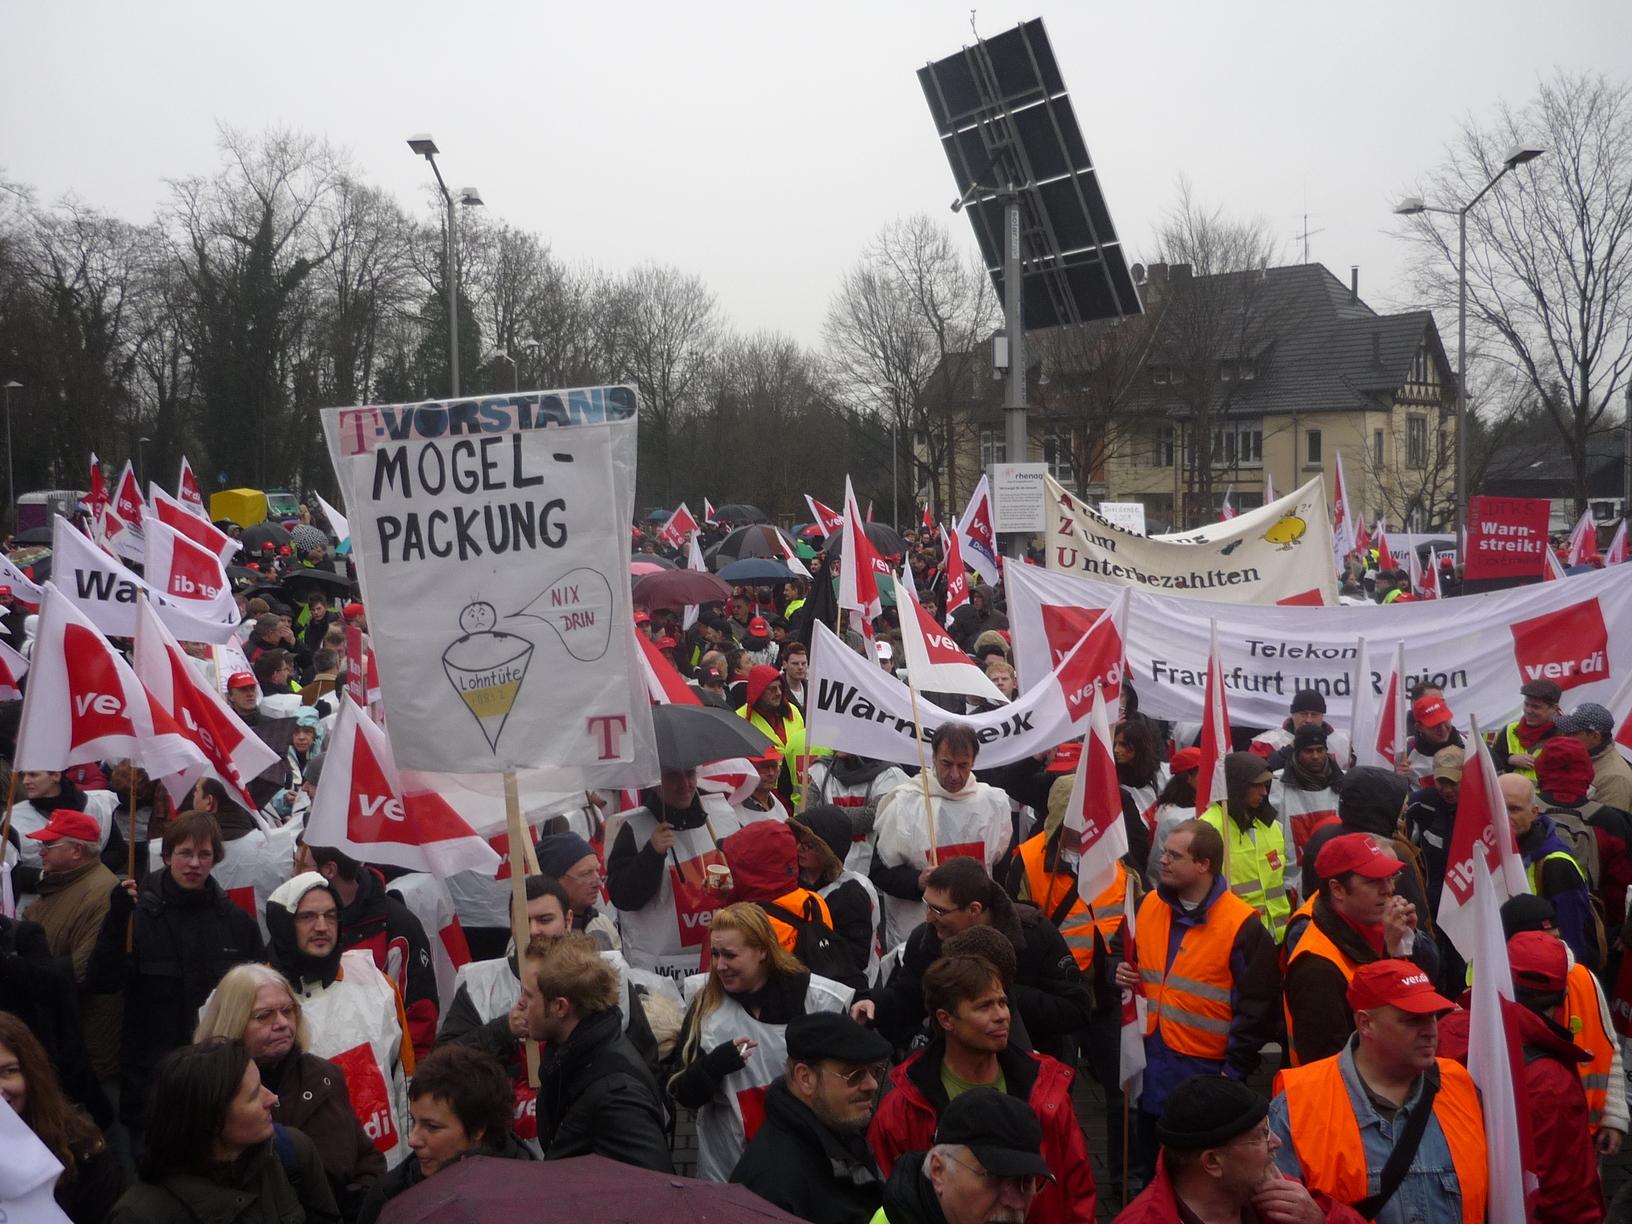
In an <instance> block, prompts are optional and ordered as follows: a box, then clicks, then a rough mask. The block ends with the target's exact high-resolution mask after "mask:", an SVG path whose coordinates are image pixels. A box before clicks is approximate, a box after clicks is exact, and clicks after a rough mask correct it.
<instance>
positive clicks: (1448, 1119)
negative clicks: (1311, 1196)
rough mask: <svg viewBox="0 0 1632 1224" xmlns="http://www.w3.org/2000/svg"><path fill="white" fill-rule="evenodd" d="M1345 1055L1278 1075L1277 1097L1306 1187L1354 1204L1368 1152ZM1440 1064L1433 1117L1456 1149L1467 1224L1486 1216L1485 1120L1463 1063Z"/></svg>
mask: <svg viewBox="0 0 1632 1224" xmlns="http://www.w3.org/2000/svg"><path fill="white" fill-rule="evenodd" d="M1342 1057H1343V1056H1342V1055H1341V1054H1334V1055H1333V1056H1332V1057H1331V1058H1322V1059H1320V1060H1319V1061H1318V1062H1312V1063H1310V1064H1309V1065H1308V1066H1306V1067H1288V1068H1287V1069H1286V1070H1284V1071H1282V1072H1281V1073H1280V1074H1279V1075H1277V1076H1276V1077H1275V1094H1276V1095H1277V1096H1279V1095H1281V1094H1283V1093H1284V1094H1285V1096H1286V1110H1287V1123H1288V1126H1289V1128H1290V1130H1291V1132H1292V1148H1293V1150H1294V1151H1295V1152H1296V1153H1297V1157H1298V1164H1299V1165H1301V1166H1302V1168H1303V1183H1304V1185H1306V1186H1308V1187H1309V1189H1311V1190H1322V1191H1324V1192H1325V1193H1327V1194H1329V1195H1331V1196H1332V1197H1333V1198H1334V1199H1336V1200H1337V1201H1338V1202H1340V1203H1347V1204H1348V1205H1349V1206H1351V1207H1352V1206H1354V1204H1356V1203H1358V1202H1360V1200H1362V1199H1364V1198H1365V1197H1366V1196H1367V1195H1368V1194H1369V1193H1370V1192H1371V1191H1370V1178H1369V1170H1368V1168H1367V1166H1366V1149H1365V1144H1364V1141H1363V1140H1362V1139H1361V1138H1360V1123H1359V1122H1358V1121H1357V1120H1356V1119H1355V1116H1354V1106H1353V1105H1351V1104H1350V1103H1349V1090H1348V1088H1347V1087H1346V1086H1345V1085H1344V1083H1343V1070H1342V1068H1341V1067H1340V1066H1339V1065H1338V1061H1339V1059H1341V1058H1342ZM1435 1061H1436V1062H1438V1063H1439V1094H1438V1095H1437V1096H1435V1097H1434V1120H1435V1121H1436V1122H1438V1123H1439V1129H1440V1130H1441V1131H1443V1132H1444V1134H1445V1141H1446V1143H1447V1144H1448V1145H1449V1146H1450V1149H1451V1165H1452V1166H1453V1167H1454V1168H1455V1170H1456V1179H1457V1181H1458V1183H1460V1185H1459V1187H1458V1188H1459V1189H1460V1191H1461V1194H1462V1220H1463V1224H1479V1221H1482V1220H1483V1219H1484V1218H1485V1198H1486V1195H1487V1192H1488V1186H1489V1183H1488V1173H1487V1171H1486V1168H1485V1118H1484V1112H1483V1111H1482V1109H1481V1108H1480V1105H1479V1093H1478V1090H1477V1089H1475V1088H1474V1086H1473V1077H1472V1076H1470V1075H1469V1074H1468V1072H1467V1068H1465V1067H1464V1066H1462V1064H1461V1063H1458V1062H1453V1061H1452V1060H1450V1059H1448V1058H1440V1059H1436V1060H1435Z"/></svg>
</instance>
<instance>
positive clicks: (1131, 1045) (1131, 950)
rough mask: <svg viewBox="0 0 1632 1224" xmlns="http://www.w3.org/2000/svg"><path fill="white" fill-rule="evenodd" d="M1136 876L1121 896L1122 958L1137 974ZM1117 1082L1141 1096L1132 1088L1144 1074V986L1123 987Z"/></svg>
mask: <svg viewBox="0 0 1632 1224" xmlns="http://www.w3.org/2000/svg"><path fill="white" fill-rule="evenodd" d="M1133 878H1134V873H1133V872H1131V871H1130V872H1128V880H1127V891H1126V892H1124V893H1123V894H1122V955H1123V956H1124V958H1125V959H1126V960H1127V962H1128V964H1130V965H1132V966H1133V967H1134V970H1135V971H1137V970H1138V968H1139V943H1138V938H1137V934H1136V931H1135V911H1136V910H1137V909H1138V902H1137V900H1136V899H1135V897H1134V895H1133ZM1121 1063H1122V1065H1121V1071H1120V1074H1119V1075H1118V1076H1117V1082H1118V1083H1120V1084H1121V1085H1122V1087H1123V1088H1124V1089H1125V1090H1128V1092H1129V1095H1130V1096H1138V1095H1139V1088H1138V1087H1137V1086H1135V1087H1133V1088H1131V1089H1130V1088H1129V1085H1130V1084H1132V1083H1133V1081H1134V1080H1136V1079H1138V1078H1139V1077H1140V1076H1142V1075H1144V1073H1145V984H1144V982H1143V980H1141V981H1140V982H1139V984H1138V985H1137V986H1133V987H1127V986H1124V987H1123V988H1122V1058H1121Z"/></svg>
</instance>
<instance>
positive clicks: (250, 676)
mask: <svg viewBox="0 0 1632 1224" xmlns="http://www.w3.org/2000/svg"><path fill="white" fill-rule="evenodd" d="M259 684H260V681H259V680H257V679H255V676H254V673H252V672H233V673H232V676H231V678H229V679H228V680H227V687H228V688H229V689H235V688H255V687H256V686H257V685H259Z"/></svg>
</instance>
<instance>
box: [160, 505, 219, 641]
mask: <svg viewBox="0 0 1632 1224" xmlns="http://www.w3.org/2000/svg"><path fill="white" fill-rule="evenodd" d="M187 517H188V518H191V519H193V520H194V521H195V522H198V521H199V520H198V518H197V516H195V515H192V514H189V515H188V516H187ZM205 525H207V524H205ZM210 530H212V531H213V530H215V529H214V528H213V527H212V528H210ZM142 537H143V540H144V542H145V544H146V549H147V551H146V557H147V560H146V561H145V562H144V563H143V566H142V569H143V571H144V575H145V577H146V578H147V581H148V582H149V583H151V584H152V586H153V587H154V589H156V590H158V591H159V592H160V593H161V594H164V595H168V596H169V597H170V598H171V599H174V600H175V601H176V602H177V603H178V604H179V605H180V606H181V607H183V608H186V609H187V610H188V611H189V612H191V613H192V614H193V615H194V616H198V617H201V618H202V619H204V620H209V621H221V622H223V623H225V624H230V623H232V622H233V621H235V620H237V619H238V605H237V603H235V602H234V601H233V598H232V584H231V583H229V582H228V581H227V574H226V571H225V570H224V569H223V568H222V567H221V558H220V557H218V556H216V555H215V554H214V553H213V552H211V551H210V550H209V549H208V548H205V547H204V546H203V545H202V544H196V543H194V542H193V541H192V540H190V539H188V538H187V537H186V536H184V535H182V533H181V532H179V531H177V530H175V528H173V527H169V526H167V525H166V524H164V523H162V522H160V521H159V516H158V515H156V514H154V513H153V512H152V511H151V510H144V511H143V512H142Z"/></svg>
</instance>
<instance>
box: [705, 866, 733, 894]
mask: <svg viewBox="0 0 1632 1224" xmlns="http://www.w3.org/2000/svg"><path fill="white" fill-rule="evenodd" d="M708 887H709V888H710V889H711V890H712V891H714V892H725V891H726V890H727V889H728V888H730V887H731V868H729V867H722V866H721V865H720V864H719V863H710V864H709V865H708Z"/></svg>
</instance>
